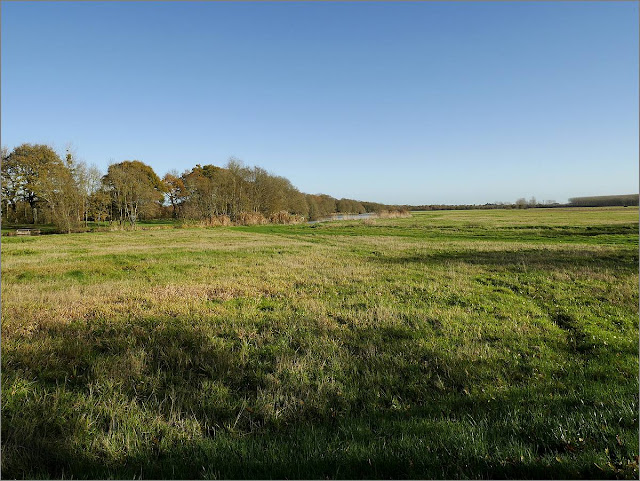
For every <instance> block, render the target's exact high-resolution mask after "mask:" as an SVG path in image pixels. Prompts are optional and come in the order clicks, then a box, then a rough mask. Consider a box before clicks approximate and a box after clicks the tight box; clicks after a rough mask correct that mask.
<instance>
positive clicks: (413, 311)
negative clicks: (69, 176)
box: [2, 208, 638, 479]
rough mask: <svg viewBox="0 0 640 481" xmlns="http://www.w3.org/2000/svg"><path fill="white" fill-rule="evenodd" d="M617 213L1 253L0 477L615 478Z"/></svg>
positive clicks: (620, 325) (621, 227) (362, 225)
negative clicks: (0, 454)
mask: <svg viewBox="0 0 640 481" xmlns="http://www.w3.org/2000/svg"><path fill="white" fill-rule="evenodd" d="M637 456H638V211H637V209H635V208H581V209H578V208H571V209H527V210H492V211H480V210H479V211H432V212H421V213H414V214H413V216H412V217H411V218H406V219H376V220H364V221H340V222H329V223H321V224H314V225H293V226H278V225H265V226H255V227H227V228H212V229H202V228H192V229H174V228H167V226H164V228H163V229H158V230H146V231H135V232H97V233H86V234H71V235H50V236H40V237H32V238H31V237H28V238H18V237H3V238H2V476H3V477H5V478H38V477H40V478H60V477H65V478H71V477H73V478H104V477H112V478H132V477H143V478H326V477H328V478H487V477H488V478H503V477H515V478H597V479H601V478H635V479H637V478H638V457H637Z"/></svg>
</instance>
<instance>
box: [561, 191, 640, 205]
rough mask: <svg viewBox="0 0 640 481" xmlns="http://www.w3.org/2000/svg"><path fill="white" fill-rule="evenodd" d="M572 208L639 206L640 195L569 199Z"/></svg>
mask: <svg viewBox="0 0 640 481" xmlns="http://www.w3.org/2000/svg"><path fill="white" fill-rule="evenodd" d="M569 202H570V204H571V205H572V206H579V207H603V206H620V205H622V206H625V207H626V206H628V205H638V194H626V195H598V196H592V197H572V198H571V199H569Z"/></svg>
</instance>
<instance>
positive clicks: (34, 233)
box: [16, 229, 40, 235]
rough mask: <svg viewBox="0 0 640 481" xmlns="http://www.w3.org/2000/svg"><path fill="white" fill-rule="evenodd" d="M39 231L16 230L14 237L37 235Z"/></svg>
mask: <svg viewBox="0 0 640 481" xmlns="http://www.w3.org/2000/svg"><path fill="white" fill-rule="evenodd" d="M39 234H40V229H16V235H39Z"/></svg>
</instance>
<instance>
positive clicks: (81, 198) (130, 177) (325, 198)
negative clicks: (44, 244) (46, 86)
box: [2, 144, 389, 232]
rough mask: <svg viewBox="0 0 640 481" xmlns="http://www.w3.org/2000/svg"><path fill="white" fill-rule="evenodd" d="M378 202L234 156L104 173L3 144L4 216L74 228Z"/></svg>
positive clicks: (319, 210) (308, 211)
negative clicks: (218, 161)
mask: <svg viewBox="0 0 640 481" xmlns="http://www.w3.org/2000/svg"><path fill="white" fill-rule="evenodd" d="M388 207H389V206H385V205H383V204H376V203H371V202H359V201H356V200H352V199H336V198H334V197H331V196H329V195H326V194H317V195H313V194H305V193H302V192H300V191H299V190H298V189H296V188H295V187H294V186H293V185H292V184H291V182H290V181H289V180H288V179H286V178H284V177H281V176H277V175H273V174H270V173H269V172H267V171H266V170H264V169H263V168H261V167H247V166H245V165H243V164H242V162H241V161H239V160H237V159H234V158H231V159H230V160H229V161H228V162H227V164H226V165H225V166H224V167H218V166H215V165H200V164H198V165H196V166H195V167H193V168H191V169H189V170H186V171H184V172H183V173H182V174H179V173H178V172H177V171H175V170H174V171H171V172H169V173H167V174H166V175H164V177H162V178H160V177H159V176H158V175H157V174H156V173H155V172H154V171H153V169H152V168H151V167H150V166H149V165H146V164H144V163H143V162H140V161H138V160H133V161H128V160H125V161H123V162H120V163H114V164H112V165H110V166H109V168H108V169H107V172H106V174H104V175H103V174H102V173H101V172H100V170H99V169H98V168H97V167H95V166H87V165H86V164H85V163H84V162H79V161H77V160H76V159H74V158H73V156H72V155H71V153H69V152H67V155H66V158H65V159H64V160H62V159H61V158H60V156H59V155H58V154H57V153H56V152H55V151H54V150H53V149H52V148H51V147H49V146H47V145H32V144H23V145H20V146H18V147H16V148H15V149H13V150H12V151H11V152H9V151H8V149H6V148H3V149H2V218H3V220H5V221H8V222H10V223H32V224H46V223H53V224H55V225H56V226H57V227H58V229H59V230H61V231H66V232H71V231H72V230H74V229H77V228H79V227H81V226H82V224H83V223H84V224H85V225H86V224H87V222H88V221H108V222H110V223H119V224H129V225H135V224H136V222H138V220H140V219H153V218H163V217H173V218H175V219H193V220H199V221H205V222H214V221H215V220H216V219H220V218H221V217H224V218H226V219H228V220H229V221H230V222H236V221H239V220H240V219H244V218H246V216H247V214H251V215H253V218H258V219H262V220H265V221H266V220H269V219H271V220H272V221H273V220H274V219H278V220H281V219H287V218H289V217H287V216H293V217H294V218H307V219H311V220H313V219H318V218H321V217H325V216H328V215H331V214H333V213H337V212H341V213H354V214H359V213H365V212H377V211H381V210H384V209H386V208H388Z"/></svg>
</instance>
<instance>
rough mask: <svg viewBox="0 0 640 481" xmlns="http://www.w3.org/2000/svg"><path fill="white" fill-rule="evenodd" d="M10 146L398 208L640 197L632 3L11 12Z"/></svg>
mask: <svg viewBox="0 0 640 481" xmlns="http://www.w3.org/2000/svg"><path fill="white" fill-rule="evenodd" d="M1 14H2V132H1V133H2V139H1V140H2V144H3V145H5V146H8V147H9V148H13V147H14V146H16V145H19V144H20V143H23V142H31V143H49V144H52V145H53V146H54V147H56V148H57V149H58V150H59V151H63V150H64V148H65V146H66V144H67V143H69V142H71V143H72V144H73V146H74V148H75V150H76V151H77V154H78V156H79V157H80V158H81V159H83V160H85V161H87V162H88V163H95V164H97V165H98V166H99V167H100V168H102V169H106V167H107V165H108V164H109V162H110V161H122V160H125V159H129V160H131V159H138V160H141V161H143V162H146V163H148V164H150V165H151V166H152V167H153V168H154V169H155V170H156V172H157V173H158V174H160V175H163V174H164V173H165V172H167V171H168V170H170V169H172V168H175V169H177V170H178V171H180V172H182V171H183V170H185V169H187V168H190V167H192V166H193V165H195V164H196V163H201V164H204V163H213V164H216V165H222V164H224V163H225V162H226V160H227V158H228V157H230V156H235V157H238V158H240V159H242V160H243V161H244V162H245V163H247V164H249V165H260V166H262V167H264V168H266V169H267V170H270V171H272V172H274V173H277V174H279V175H284V176H285V177H287V178H289V179H290V180H291V181H292V182H293V184H294V185H296V186H297V187H298V188H299V189H300V190H302V191H304V192H308V193H317V192H324V193H328V194H331V195H333V196H336V197H349V198H356V199H361V200H372V201H379V202H385V203H412V204H422V203H485V202H492V201H496V200H503V201H514V200H515V199H517V198H518V197H527V198H528V197H530V196H536V198H537V199H538V200H544V199H555V200H557V201H564V200H566V199H567V198H568V197H572V196H578V195H605V194H616V193H632V192H638V3H637V2H584V3H583V2H513V3H511V2H487V3H484V2H483V3H479V2H469V3H466V2H453V3H436V2H407V3H378V2H374V3H362V2H353V3H334V2H317V3H290V2H282V3H263V2H259V3H219V2H211V3H209V2H193V3H185V2H175V3H174V2H131V3H129V2H122V3H119V2H118V3H111V2H108V3H107V2H105V3H96V2H78V3H76V2H51V3H48V2H47V3H44V2H33V3H31V2H15V3H14V2H6V1H3V2H2V6H1Z"/></svg>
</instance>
